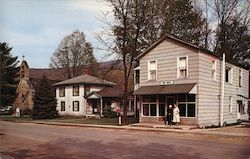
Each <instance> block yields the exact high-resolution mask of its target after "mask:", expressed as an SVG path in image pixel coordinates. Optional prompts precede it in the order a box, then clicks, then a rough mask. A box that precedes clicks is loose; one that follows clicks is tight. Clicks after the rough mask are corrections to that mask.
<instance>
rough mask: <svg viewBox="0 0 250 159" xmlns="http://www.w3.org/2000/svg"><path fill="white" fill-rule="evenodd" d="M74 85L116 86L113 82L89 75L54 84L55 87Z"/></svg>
mask: <svg viewBox="0 0 250 159" xmlns="http://www.w3.org/2000/svg"><path fill="white" fill-rule="evenodd" d="M72 84H91V85H103V86H114V85H116V84H115V83H113V82H109V81H106V80H103V79H100V78H97V77H94V76H90V75H87V74H84V75H80V76H77V77H74V78H71V79H68V80H65V81H62V82H58V83H55V84H53V85H54V86H59V85H72Z"/></svg>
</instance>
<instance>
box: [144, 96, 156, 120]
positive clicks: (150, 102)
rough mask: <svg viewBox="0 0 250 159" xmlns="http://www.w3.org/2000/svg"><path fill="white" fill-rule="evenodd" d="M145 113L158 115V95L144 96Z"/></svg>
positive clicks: (145, 114) (146, 114)
mask: <svg viewBox="0 0 250 159" xmlns="http://www.w3.org/2000/svg"><path fill="white" fill-rule="evenodd" d="M142 101H143V115H144V116H157V111H156V110H157V96H156V95H151V96H143V99H142Z"/></svg>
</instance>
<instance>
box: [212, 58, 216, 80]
mask: <svg viewBox="0 0 250 159" xmlns="http://www.w3.org/2000/svg"><path fill="white" fill-rule="evenodd" d="M212 79H213V80H216V61H212Z"/></svg>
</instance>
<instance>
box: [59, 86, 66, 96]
mask: <svg viewBox="0 0 250 159" xmlns="http://www.w3.org/2000/svg"><path fill="white" fill-rule="evenodd" d="M59 97H65V87H60V88H59Z"/></svg>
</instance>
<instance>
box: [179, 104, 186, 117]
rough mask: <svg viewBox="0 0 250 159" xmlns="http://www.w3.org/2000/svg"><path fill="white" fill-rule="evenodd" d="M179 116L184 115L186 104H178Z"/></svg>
mask: <svg viewBox="0 0 250 159" xmlns="http://www.w3.org/2000/svg"><path fill="white" fill-rule="evenodd" d="M179 109H180V116H184V117H185V116H186V111H187V110H186V104H179Z"/></svg>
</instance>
